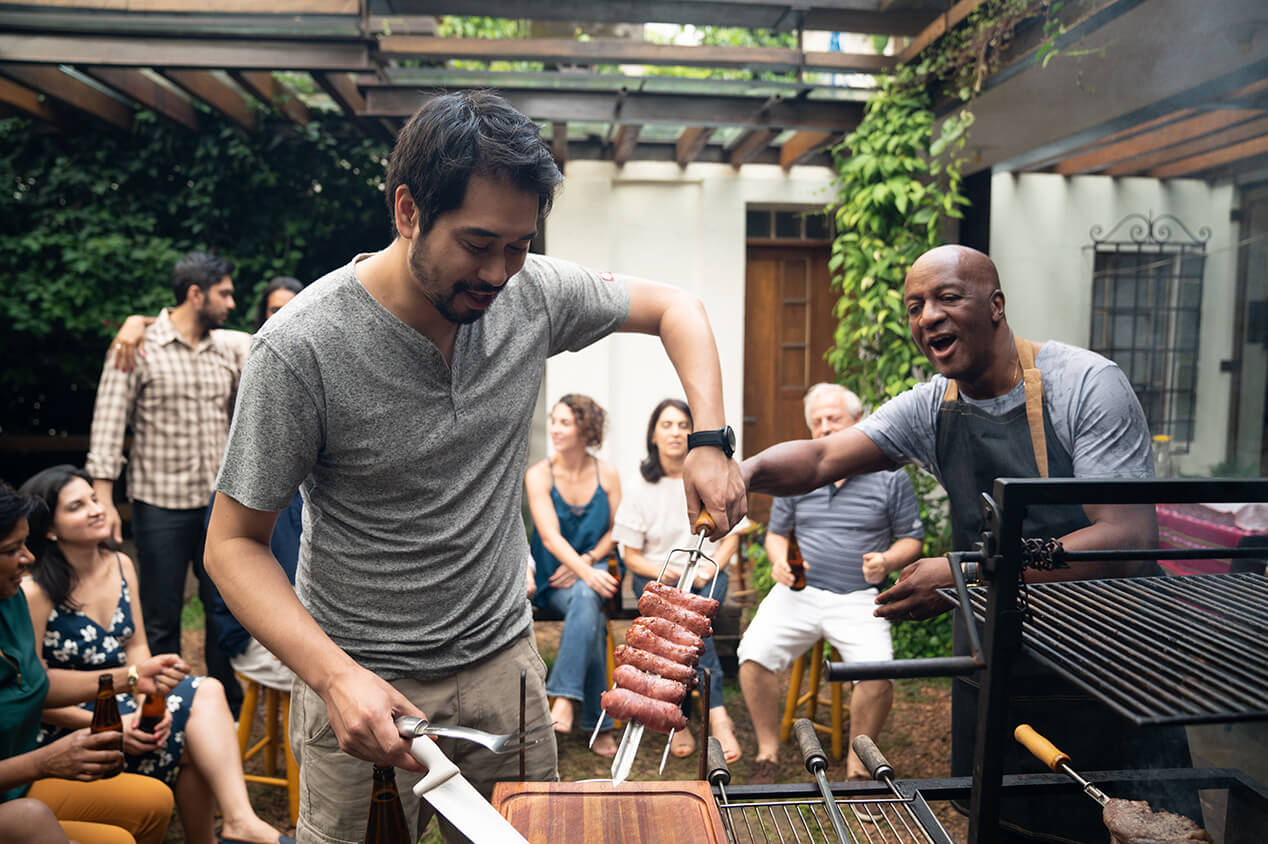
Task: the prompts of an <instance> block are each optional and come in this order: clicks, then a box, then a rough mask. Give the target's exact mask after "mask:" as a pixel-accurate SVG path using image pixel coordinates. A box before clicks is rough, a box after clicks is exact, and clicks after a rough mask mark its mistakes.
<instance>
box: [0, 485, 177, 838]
mask: <svg viewBox="0 0 1268 844" xmlns="http://www.w3.org/2000/svg"><path fill="white" fill-rule="evenodd" d="M39 506H40V505H39V502H38V501H35V500H33V499H30V498H28V497H26V496H24V495H19V494H18V493H17V492H16V491H14V489H13V487H11V486H9V485H8V484H6V483H4V482H3V481H0V653H3V654H4V656H5V657H6V658H5V659H0V841H26V842H29V841H39V842H44V841H53V842H59V844H60V842H63V841H66V840H67V836H70V837H71V838H74V839H75V840H76V841H79V842H81V844H133V842H139V844H159V842H161V841H162V840H163V836H164V835H166V833H167V823H168V821H169V820H170V819H171V816H172V792H171V790H170V789H168V787H167V786H166V785H164V784H163V783H161V782H159V781H157V780H153V779H150V778H149V777H142V776H137V775H136V774H119V775H118V776H114V777H110V778H106V777H109V776H110V774H111V772H114V771H118V770H119V768H120V767H121V766H122V764H123V754H122V753H121V752H120V751H119V749H118V747H119V741H120V736H119V734H118V733H117V732H114V733H97V734H92V733H90V732H89V731H88V729H87V728H86V727H85V728H83V729H80V730H76V731H75V732H73V733H71V734H69V735H67V736H65V737H63V738H61V739H59V740H57V741H55V742H52V743H51V744H49V745H47V746H45V747H39V748H37V747H36V741H35V739H36V733H37V731H38V729H39V723H40V713H41V712H42V711H43V709H44V707H45V705H48V706H65V705H67V704H72V703H78V702H80V701H85V700H92V699H94V698H95V697H96V694H97V674H96V673H95V672H94V673H91V674H90V673H87V672H74V673H73V674H72V673H69V672H60V673H61V674H63V675H65V676H60V677H54V678H50V677H49V675H48V674H47V673H46V672H45V671H44V665H43V664H42V663H41V662H40V656H39V653H38V652H37V651H36V647H35V641H36V640H35V631H34V629H33V628H32V626H31V616H30V614H29V612H28V610H27V602H26V596H25V594H23V592H22V589H21V584H22V577H23V575H24V573H25V571H26V570H27V569H29V568H30V566H31V564H32V563H33V562H34V561H35V558H34V557H33V556H32V555H31V552H30V551H29V550H27V547H26V540H27V536H28V534H29V526H28V522H27V518H28V516H30V515H31V513H32V511H33V510H35V509H36V508H38V507H39ZM112 673H113V674H114V675H115V681H116V682H117V683H119V684H123V683H125V682H126V681H127V673H126V670H124V669H115V670H114V671H113V672H112ZM183 676H184V671H183V670H182V669H181V668H180V659H179V658H177V657H154V658H151V659H150V660H147V661H146V662H144V663H142V664H141V665H140V666H139V676H138V688H140V689H141V690H142V691H145V692H153V691H155V690H156V688H164V687H166V686H167V684H170V685H175V684H176V683H177V682H179V681H180V679H181V677H183ZM41 806H42V807H45V808H43V809H41V808H40V807H41ZM50 811H51V812H52V814H53V815H54V816H55V817H56V818H57V820H58V821H59V822H60V824H61V830H62V831H61V832H59V831H58V830H54V829H51V828H50V827H49V824H48V813H49V812H50Z"/></svg>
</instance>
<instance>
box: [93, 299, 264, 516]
mask: <svg viewBox="0 0 1268 844" xmlns="http://www.w3.org/2000/svg"><path fill="white" fill-rule="evenodd" d="M249 345H250V335H248V334H244V333H243V332H241V331H222V330H216V331H212V332H210V333H209V334H208V336H207V337H205V338H204V339H203V341H202V342H201V343H199V344H198V346H197V347H196V348H194V347H191V346H190V345H189V343H187V342H186V341H185V339H184V338H183V337H181V336H180V333H179V332H178V331H177V330H176V327H175V326H173V325H172V321H171V319H169V317H168V311H167V309H166V308H164V309H163V311H162V312H161V313H160V314H159V316H158V319H157V320H155V321H154V324H153V325H151V326H150V327H149V328H147V329H146V331H145V357H139V356H138V358H137V365H136V367H135V368H134V369H133V370H132V371H131V372H120V371H119V370H118V369H116V368H115V366H114V363H113V361H112V359H111V358H110V357H108V358H107V360H106V365H105V367H104V368H103V369H102V371H101V383H100V384H99V385H98V387H97V403H96V406H95V407H94V408H93V415H92V436H91V439H90V442H89V448H88V462H87V464H86V466H85V468H86V469H87V471H88V473H89V474H90V475H92V476H93V477H94V478H103V479H108V480H112V481H113V480H115V479H117V478H118V477H119V472H120V471H121V470H122V469H123V464H124V463H125V462H127V463H128V497H129V498H132V499H137V500H140V501H144V502H146V503H147V504H152V505H154V506H156V507H167V508H170V509H192V508H195V507H205V506H207V502H208V501H209V500H210V499H211V492H212V490H213V489H214V488H215V482H216V473H217V472H218V471H219V470H220V460H221V458H222V457H224V451H225V443H226V441H227V440H228V438H229V420H230V419H231V418H232V417H233V403H234V399H235V397H236V395H237V391H238V378H239V377H240V375H241V374H242V367H243V365H244V364H245V363H246V357H247V349H248V347H249ZM111 357H113V356H111ZM128 426H131V428H132V434H133V439H132V452H131V459H129V460H126V461H125V458H124V456H123V435H124V430H125V428H126V427H128Z"/></svg>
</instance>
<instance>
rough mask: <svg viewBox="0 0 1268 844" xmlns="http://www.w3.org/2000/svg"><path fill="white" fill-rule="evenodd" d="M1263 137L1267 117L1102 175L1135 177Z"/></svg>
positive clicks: (1132, 161) (1267, 132)
mask: <svg viewBox="0 0 1268 844" xmlns="http://www.w3.org/2000/svg"><path fill="white" fill-rule="evenodd" d="M1260 135H1268V117H1261V118H1260V119H1258V120H1252V121H1250V122H1249V123H1239V124H1238V125H1237V126H1234V127H1233V128H1232V129H1226V130H1224V131H1223V132H1216V133H1215V134H1212V135H1206V136H1204V137H1201V138H1198V139H1197V140H1194V141H1190V142H1189V143H1186V144H1177V145H1176V146H1173V147H1167V148H1166V149H1161V150H1159V151H1158V152H1155V153H1153V154H1151V155H1145V156H1141V157H1139V158H1130V159H1128V160H1127V161H1124V162H1122V163H1121V164H1116V165H1114V166H1113V167H1110V168H1109V169H1107V170H1105V171H1104V173H1103V175H1106V176H1136V175H1139V174H1140V173H1144V172H1145V171H1147V170H1152V169H1154V168H1155V167H1160V166H1162V165H1163V164H1167V163H1168V162H1172V161H1179V160H1180V159H1182V158H1189V157H1190V156H1194V155H1201V154H1203V153H1207V152H1213V151H1215V150H1217V149H1220V148H1221V147H1226V146H1231V145H1233V144H1235V143H1240V142H1241V141H1246V140H1250V139H1252V138H1257V137H1259V136H1260Z"/></svg>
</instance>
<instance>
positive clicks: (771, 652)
mask: <svg viewBox="0 0 1268 844" xmlns="http://www.w3.org/2000/svg"><path fill="white" fill-rule="evenodd" d="M875 598H876V590H875V589H860V590H859V591H857V592H850V593H849V594H846V595H840V594H837V593H836V592H828V591H827V590H825V589H816V588H814V587H813V586H807V587H806V588H805V589H803V590H802V591H800V592H794V591H792V590H791V589H789V588H788V587H787V586H784V585H783V584H782V583H776V584H775V586H774V588H772V589H771V590H770V594H769V595H767V596H766V598H765V599H763V600H762V603H761V604H760V605H759V606H758V608H757V615H755V616H754V617H753V620H752V621H751V622H750V623H749V626H748V629H747V630H745V631H744V637H743V638H742V639H741V640H740V646H739V649H738V650H737V652H736V655H737V657H738V659H739V661H740V662H741V663H744V662H746V661H750V660H751V661H753V662H756V663H757V664H759V665H761V666H763V667H765V668H767V669H769V670H770V671H773V672H775V673H776V674H778V673H779V672H781V671H783V670H784V669H786V668H788V666H790V665H792V663H793V660H795V659H796V658H797V657H799V656H801V655H802V654H804V653H805V652H806V651H808V650H810V648H811V647H812V646H813V645H814V643H815V642H817V641H819V640H820V639H826V640H827V641H828V643H829V644H830V645H832V647H834V648H836V649H837V653H838V654H840V656H841V659H842V660H844V661H845V662H876V661H881V660H890V659H893V658H894V643H893V642H892V641H891V640H890V636H889V622H888V621H886V620H885V619H883V618H877V617H876V616H874V615H872V611H873V610H874V609H876V603H875Z"/></svg>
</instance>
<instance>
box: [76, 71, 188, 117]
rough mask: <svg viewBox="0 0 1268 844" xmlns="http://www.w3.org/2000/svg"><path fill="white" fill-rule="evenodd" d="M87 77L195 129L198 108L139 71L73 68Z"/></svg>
mask: <svg viewBox="0 0 1268 844" xmlns="http://www.w3.org/2000/svg"><path fill="white" fill-rule="evenodd" d="M76 70H79V71H80V72H82V73H84V74H85V75H87V76H91V77H92V78H93V79H95V80H97V81H98V82H100V83H101V84H102V85H106V86H108V87H110V88H113V89H114V90H116V91H118V92H119V93H120V94H123V95H124V96H125V97H129V98H130V99H133V100H136V101H137V102H138V103H140V104H141V105H143V106H145V107H146V108H148V109H150V110H151V111H154V112H156V113H158V114H161V115H162V116H163V117H166V118H167V119H168V120H171V121H174V122H176V123H179V124H180V125H182V126H184V127H186V128H187V129H193V130H194V131H195V132H196V131H198V127H199V123H198V109H196V108H194V104H193V103H191V102H190V101H189V100H187V99H185V98H184V97H182V96H181V95H180V94H177V93H176V92H175V91H173V90H172V89H170V88H167V87H165V86H163V85H160V84H158V83H157V82H155V81H154V80H153V79H149V78H147V77H146V76H145V74H143V73H141V71H139V70H130V69H126V68H119V67H100V66H98V65H88V66H84V67H79V68H76Z"/></svg>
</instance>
